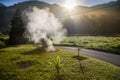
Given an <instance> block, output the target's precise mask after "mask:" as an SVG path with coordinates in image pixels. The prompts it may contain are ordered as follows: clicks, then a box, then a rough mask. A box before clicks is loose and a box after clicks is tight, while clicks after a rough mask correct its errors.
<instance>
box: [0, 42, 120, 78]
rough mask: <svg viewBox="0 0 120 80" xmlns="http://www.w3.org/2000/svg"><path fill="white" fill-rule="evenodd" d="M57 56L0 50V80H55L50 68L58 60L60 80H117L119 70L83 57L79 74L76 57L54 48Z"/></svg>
mask: <svg viewBox="0 0 120 80" xmlns="http://www.w3.org/2000/svg"><path fill="white" fill-rule="evenodd" d="M56 49H57V50H58V51H57V52H42V51H41V49H40V47H37V46H35V45H29V44H26V45H17V46H11V47H7V48H3V49H0V80H56V68H55V67H54V66H53V65H50V64H49V62H53V61H54V59H55V58H56V57H57V56H59V57H60V59H61V60H60V62H61V63H60V64H61V71H60V77H61V79H63V80H88V79H89V80H97V79H98V80H119V79H120V76H119V73H120V68H119V67H116V66H114V65H112V64H109V63H106V62H102V61H99V60H96V59H93V58H90V57H87V56H84V55H81V54H80V56H81V57H84V58H85V59H83V60H81V64H82V65H84V66H85V67H86V68H87V71H85V73H84V74H82V73H81V71H80V66H79V61H78V60H77V59H75V58H73V57H74V56H76V55H77V54H74V53H72V52H69V51H66V50H63V49H59V48H56Z"/></svg>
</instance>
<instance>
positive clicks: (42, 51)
mask: <svg viewBox="0 0 120 80" xmlns="http://www.w3.org/2000/svg"><path fill="white" fill-rule="evenodd" d="M43 53H45V50H44V49H43V48H41V47H38V48H36V49H34V50H31V51H28V52H24V53H22V54H23V55H38V54H43Z"/></svg>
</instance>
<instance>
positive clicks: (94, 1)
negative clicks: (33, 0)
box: [0, 0, 116, 6]
mask: <svg viewBox="0 0 120 80" xmlns="http://www.w3.org/2000/svg"><path fill="white" fill-rule="evenodd" d="M23 1H29V0H0V3H3V4H4V5H6V6H10V5H13V4H15V3H18V2H23ZM39 1H43V2H48V3H51V4H54V3H57V4H59V5H62V6H64V5H65V3H68V2H69V4H72V5H83V6H93V5H98V4H103V3H108V2H110V1H116V0H39Z"/></svg>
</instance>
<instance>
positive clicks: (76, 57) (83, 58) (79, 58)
mask: <svg viewBox="0 0 120 80" xmlns="http://www.w3.org/2000/svg"><path fill="white" fill-rule="evenodd" d="M72 58H74V59H77V60H85V59H87V58H85V57H81V56H73V57H72Z"/></svg>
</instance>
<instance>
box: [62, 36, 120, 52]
mask: <svg viewBox="0 0 120 80" xmlns="http://www.w3.org/2000/svg"><path fill="white" fill-rule="evenodd" d="M61 45H72V46H75V45H78V46H81V47H84V48H91V49H96V50H101V51H106V52H112V53H117V54H120V37H105V36H69V37H67V38H66V39H65V40H64V41H63V42H62V43H61Z"/></svg>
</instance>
